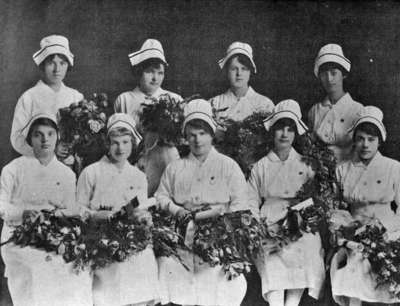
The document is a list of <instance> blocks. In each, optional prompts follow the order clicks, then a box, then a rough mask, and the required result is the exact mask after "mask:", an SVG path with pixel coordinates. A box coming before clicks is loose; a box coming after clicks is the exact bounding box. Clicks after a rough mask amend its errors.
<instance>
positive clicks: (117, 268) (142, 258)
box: [77, 113, 158, 306]
mask: <svg viewBox="0 0 400 306" xmlns="http://www.w3.org/2000/svg"><path fill="white" fill-rule="evenodd" d="M107 139H108V146H109V148H108V154H107V155H106V156H104V157H103V158H102V159H101V160H100V161H98V162H96V163H94V164H91V165H90V166H88V167H86V168H85V169H84V170H83V171H82V173H81V175H80V176H79V179H78V187H77V199H78V203H80V204H81V205H82V206H85V207H87V210H86V212H85V213H89V214H90V215H91V216H92V217H93V218H96V219H99V220H104V219H107V218H108V217H110V216H111V215H112V214H114V213H115V212H117V211H119V210H120V209H121V208H122V207H123V206H125V205H126V204H128V203H129V202H130V201H131V200H132V199H134V198H135V197H137V198H138V201H139V204H140V206H139V207H138V208H136V209H135V214H136V215H137V217H139V218H145V219H146V220H147V221H148V222H151V216H150V215H149V213H148V212H147V211H146V210H145V209H141V206H142V207H143V205H145V204H146V201H147V181H146V176H145V174H144V173H143V172H141V171H140V170H139V169H137V168H136V167H135V166H132V165H131V164H130V163H129V162H128V157H129V156H130V155H131V153H132V148H133V146H134V145H137V143H138V142H140V140H141V136H140V135H139V133H138V132H137V131H136V128H135V122H134V121H133V119H132V117H131V116H130V115H127V114H122V113H117V114H114V115H112V116H111V117H110V118H109V119H108V123H107ZM105 208H109V209H110V210H105ZM157 273H158V271H157V262H156V260H155V257H154V253H153V250H152V248H151V247H148V248H147V249H145V250H144V251H142V252H140V253H138V254H135V255H133V256H131V257H130V258H129V259H127V260H126V261H124V262H119V263H113V264H111V265H110V266H107V267H105V268H103V269H98V270H95V272H94V279H93V300H94V305H95V306H102V305H104V306H109V305H116V306H122V305H128V304H130V305H132V304H134V305H148V303H152V302H153V301H154V300H156V299H157V298H158V291H157V289H158V276H157Z"/></svg>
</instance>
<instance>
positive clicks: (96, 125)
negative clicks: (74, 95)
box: [88, 119, 104, 133]
mask: <svg viewBox="0 0 400 306" xmlns="http://www.w3.org/2000/svg"><path fill="white" fill-rule="evenodd" d="M88 124H89V128H90V130H91V131H92V132H93V133H98V132H99V131H100V130H101V129H102V128H103V127H104V124H103V123H102V122H100V121H97V120H93V119H90V120H89V121H88Z"/></svg>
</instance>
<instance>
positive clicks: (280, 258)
mask: <svg viewBox="0 0 400 306" xmlns="http://www.w3.org/2000/svg"><path fill="white" fill-rule="evenodd" d="M254 262H255V265H256V267H257V270H258V273H259V274H260V277H261V284H262V294H263V297H264V299H265V300H267V295H268V293H269V292H271V291H277V290H279V291H280V290H285V289H303V288H308V293H309V295H310V296H312V297H313V298H315V299H318V297H319V295H320V292H321V289H322V287H323V284H324V280H325V266H324V260H323V249H322V247H321V238H320V236H319V234H311V233H304V234H303V236H302V237H301V238H300V239H299V240H297V241H295V242H292V243H290V244H289V245H287V246H285V247H283V249H282V250H280V251H279V252H277V253H273V254H268V247H267V246H266V248H265V251H264V255H263V256H262V255H260V256H259V257H258V258H256V259H255V260H254Z"/></svg>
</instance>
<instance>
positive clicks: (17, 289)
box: [0, 156, 93, 306]
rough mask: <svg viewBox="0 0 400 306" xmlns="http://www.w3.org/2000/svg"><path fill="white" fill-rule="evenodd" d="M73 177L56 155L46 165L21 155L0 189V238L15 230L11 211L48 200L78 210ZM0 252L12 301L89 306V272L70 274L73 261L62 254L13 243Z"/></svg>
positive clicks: (43, 205)
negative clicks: (1, 219) (1, 220)
mask: <svg viewBox="0 0 400 306" xmlns="http://www.w3.org/2000/svg"><path fill="white" fill-rule="evenodd" d="M75 181H76V180H75V175H74V173H73V172H72V171H71V170H70V169H69V168H68V167H66V166H65V165H63V164H62V163H61V162H59V161H58V160H57V159H56V158H54V159H53V160H52V161H51V162H50V163H49V164H48V165H47V166H45V165H42V164H41V163H40V162H39V160H37V159H36V158H35V157H28V156H22V157H19V158H17V159H14V160H13V161H12V162H11V163H9V164H8V165H6V166H5V167H4V168H3V170H2V173H1V189H0V214H1V215H3V217H4V220H5V223H4V226H3V230H2V234H1V239H2V241H6V240H7V239H8V238H9V237H10V235H11V233H12V230H13V227H12V226H11V224H10V222H11V220H10V219H9V218H10V216H12V215H14V216H15V215H16V214H17V213H18V212H19V213H20V214H22V212H23V210H25V209H30V210H40V209H44V208H46V209H49V208H54V206H50V205H49V204H48V203H49V202H52V203H54V204H57V205H59V206H60V207H64V208H68V209H72V210H75V212H77V213H78V212H79V209H78V208H77V206H76V204H75V203H76V202H75ZM1 253H2V257H3V259H4V263H5V266H6V271H5V276H6V277H7V278H8V287H9V291H10V294H11V298H12V300H13V305H14V306H75V305H79V306H84V305H86V306H92V305H93V301H92V278H91V276H90V274H89V272H88V271H82V272H80V273H79V274H76V273H74V272H73V271H72V263H69V264H66V263H65V262H64V260H63V258H62V257H61V256H60V255H56V254H55V253H47V252H45V251H42V250H39V249H35V248H32V247H24V248H21V247H20V246H16V245H14V244H6V245H5V246H3V247H2V248H1ZM48 256H51V257H48Z"/></svg>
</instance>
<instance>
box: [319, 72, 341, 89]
mask: <svg viewBox="0 0 400 306" xmlns="http://www.w3.org/2000/svg"><path fill="white" fill-rule="evenodd" d="M318 76H319V79H320V81H321V84H322V87H323V88H324V89H325V91H326V93H327V94H331V93H335V92H341V91H343V79H344V76H343V73H342V71H341V70H340V69H338V68H330V69H327V70H325V71H322V72H320V73H319V75H318Z"/></svg>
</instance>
